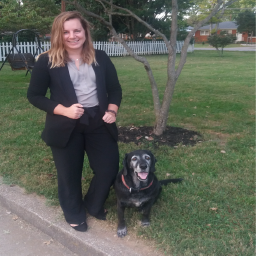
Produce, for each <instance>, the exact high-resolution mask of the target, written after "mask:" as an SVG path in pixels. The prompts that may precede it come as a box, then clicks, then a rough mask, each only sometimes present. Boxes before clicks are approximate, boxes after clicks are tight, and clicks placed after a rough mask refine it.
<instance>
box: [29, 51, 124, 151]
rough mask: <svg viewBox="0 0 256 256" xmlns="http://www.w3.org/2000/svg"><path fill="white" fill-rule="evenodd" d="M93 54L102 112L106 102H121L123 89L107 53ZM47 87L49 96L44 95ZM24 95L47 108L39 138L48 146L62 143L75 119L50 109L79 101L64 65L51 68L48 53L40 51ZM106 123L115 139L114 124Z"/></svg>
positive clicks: (60, 145) (69, 132)
mask: <svg viewBox="0 0 256 256" xmlns="http://www.w3.org/2000/svg"><path fill="white" fill-rule="evenodd" d="M95 57H96V61H97V64H96V65H95V64H92V67H93V69H94V72H95V75H96V86H97V95H98V100H99V108H100V112H101V113H102V116H103V115H104V113H105V111H106V110H107V108H108V104H115V105H117V106H120V103H121V99H122V90H121V86H120V84H119V81H118V77H117V73H116V69H115V67H114V65H113V63H112V62H111V60H110V58H109V57H108V56H107V54H106V53H105V52H104V51H100V50H95ZM48 88H49V89H50V98H47V97H46V96H45V95H46V93H47V90H48ZM27 97H28V100H29V102H30V103H31V104H33V105H34V106H35V107H37V108H39V109H41V110H44V111H46V112H47V114H46V121H45V128H44V130H43V132H42V139H43V140H44V141H45V142H46V144H47V145H48V146H56V147H65V146H66V144H67V142H68V140H69V137H70V135H71V133H72V131H73V129H74V128H75V125H76V121H77V120H76V119H70V118H68V117H65V116H61V115H55V114H53V110H54V108H55V107H56V106H57V105H58V104H62V105H63V106H65V107H70V106H71V105H73V104H75V103H78V101H77V97H76V93H75V90H74V87H73V84H72V81H71V78H70V75H69V71H68V67H67V65H65V67H58V68H50V63H49V57H48V54H47V53H46V54H42V55H41V56H40V57H39V59H38V61H37V62H36V64H35V66H34V68H33V72H32V76H31V80H30V84H29V88H28V92H27ZM105 125H106V127H107V128H108V130H109V132H110V133H111V134H112V136H113V137H114V139H115V140H117V137H118V133H117V127H116V124H115V123H112V124H107V123H105Z"/></svg>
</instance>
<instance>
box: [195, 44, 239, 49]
mask: <svg viewBox="0 0 256 256" xmlns="http://www.w3.org/2000/svg"><path fill="white" fill-rule="evenodd" d="M194 47H195V48H213V47H212V46H211V45H209V44H208V43H204V44H202V43H201V44H200V43H197V44H194ZM234 47H244V46H243V45H241V44H229V45H227V46H225V48H234ZM225 48H224V49H225Z"/></svg>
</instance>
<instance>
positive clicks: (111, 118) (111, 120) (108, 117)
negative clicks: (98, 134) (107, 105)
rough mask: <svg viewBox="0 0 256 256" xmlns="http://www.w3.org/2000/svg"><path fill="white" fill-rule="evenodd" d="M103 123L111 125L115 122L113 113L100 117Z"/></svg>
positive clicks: (106, 113)
mask: <svg viewBox="0 0 256 256" xmlns="http://www.w3.org/2000/svg"><path fill="white" fill-rule="evenodd" d="M102 119H103V121H104V122H105V123H108V124H112V123H114V122H115V121H116V116H115V114H114V113H111V112H105V115H104V116H103V117H102Z"/></svg>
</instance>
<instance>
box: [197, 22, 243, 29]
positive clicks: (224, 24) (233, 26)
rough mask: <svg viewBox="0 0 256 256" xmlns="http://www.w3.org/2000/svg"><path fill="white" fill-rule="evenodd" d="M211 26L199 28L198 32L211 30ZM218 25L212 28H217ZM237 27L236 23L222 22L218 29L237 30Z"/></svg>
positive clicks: (213, 25)
mask: <svg viewBox="0 0 256 256" xmlns="http://www.w3.org/2000/svg"><path fill="white" fill-rule="evenodd" d="M210 26H211V25H206V26H203V27H201V28H199V29H198V30H204V29H210ZM215 26H216V24H212V28H215ZM237 27H238V26H237V25H236V23H235V22H234V21H224V22H220V23H219V26H218V29H237Z"/></svg>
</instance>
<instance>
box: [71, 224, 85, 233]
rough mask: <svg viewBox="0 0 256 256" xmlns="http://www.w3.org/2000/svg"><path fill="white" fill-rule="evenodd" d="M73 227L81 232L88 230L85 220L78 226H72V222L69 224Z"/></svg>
mask: <svg viewBox="0 0 256 256" xmlns="http://www.w3.org/2000/svg"><path fill="white" fill-rule="evenodd" d="M69 225H70V227H71V228H73V229H75V230H76V231H80V232H85V231H86V230H87V227H88V226H87V223H86V222H83V223H81V224H79V225H77V226H71V224H69Z"/></svg>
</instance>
